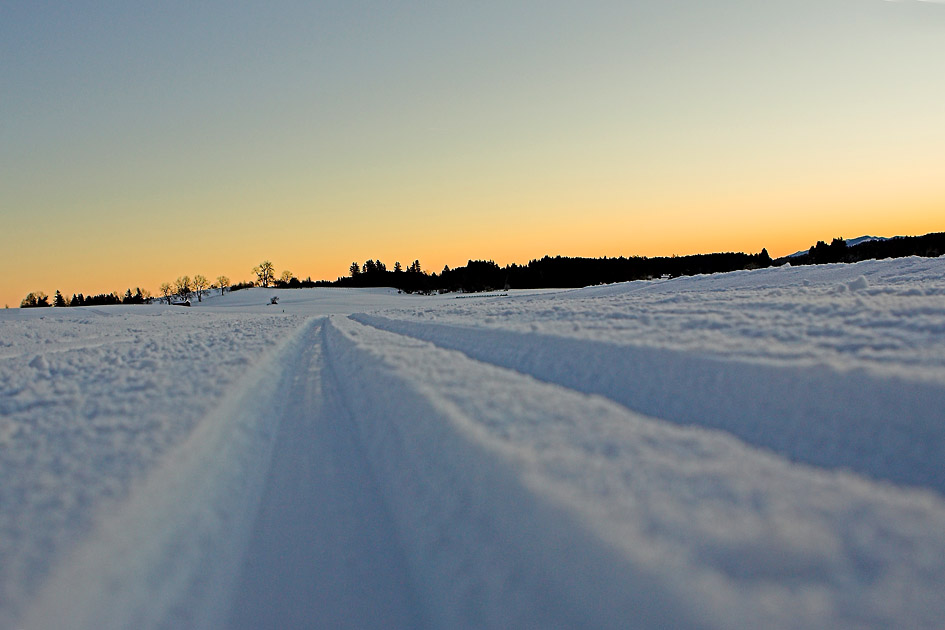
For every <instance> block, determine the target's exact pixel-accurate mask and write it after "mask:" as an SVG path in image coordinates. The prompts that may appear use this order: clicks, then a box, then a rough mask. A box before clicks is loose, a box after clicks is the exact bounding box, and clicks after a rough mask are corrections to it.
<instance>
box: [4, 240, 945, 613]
mask: <svg viewBox="0 0 945 630" xmlns="http://www.w3.org/2000/svg"><path fill="white" fill-rule="evenodd" d="M272 296H278V297H279V298H280V299H279V303H278V304H277V305H270V304H269V300H270V298H271V297H272ZM456 297H458V296H455V295H444V296H429V297H424V296H413V295H401V294H397V293H396V291H392V290H341V289H311V290H285V291H276V290H264V289H253V290H244V291H239V292H236V293H232V294H229V295H226V296H222V297H212V298H208V299H205V300H204V302H202V303H199V304H195V305H194V307H193V308H190V309H186V308H181V307H167V306H152V307H140V306H139V307H99V308H80V309H36V310H11V311H4V312H2V313H0V479H2V480H3V481H2V484H0V627H2V628H23V629H24V630H34V629H43V628H64V627H69V628H77V629H83V628H181V627H188V628H191V627H192V628H234V629H243V628H262V627H273V628H277V627H278V628H295V627H306V628H310V627H326V628H338V627H359V628H364V627H386V628H398V627H399V628H416V627H432V628H460V627H489V628H505V627H602V628H607V627H613V628H618V627H619V628H625V627H638V628H663V627H680V628H735V627H765V628H888V627H910V628H938V627H941V625H942V620H943V619H945V588H943V585H945V467H943V466H942V461H943V456H945V259H921V258H908V259H901V260H895V261H879V262H877V261H869V262H863V263H858V264H855V265H825V266H816V267H803V268H791V267H783V268H777V269H766V270H759V271H751V272H736V273H731V274H720V275H714V276H697V277H692V278H678V279H674V280H661V281H651V282H634V283H627V284H620V285H609V286H601V287H591V288H587V289H581V290H562V291H536V292H516V291H511V292H510V293H509V295H508V296H491V297H479V296H463V297H465V298H466V299H456Z"/></svg>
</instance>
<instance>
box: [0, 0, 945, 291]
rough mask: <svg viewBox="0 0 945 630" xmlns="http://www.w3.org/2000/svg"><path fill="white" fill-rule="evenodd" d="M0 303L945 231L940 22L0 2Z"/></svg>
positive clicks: (551, 3)
mask: <svg viewBox="0 0 945 630" xmlns="http://www.w3.org/2000/svg"><path fill="white" fill-rule="evenodd" d="M0 59H2V63H0V264H2V266H3V267H4V268H5V269H6V273H5V274H4V279H3V281H2V282H0V304H8V305H10V306H11V307H13V306H17V305H18V304H19V301H20V300H21V299H22V298H23V297H24V296H25V295H26V294H27V293H28V292H30V291H38V290H41V291H44V292H46V293H48V294H50V295H52V294H53V293H54V292H55V291H56V290H57V289H58V290H61V291H62V292H63V293H64V294H65V295H67V296H71V294H72V293H77V292H83V293H85V294H94V293H101V292H111V291H118V292H119V293H123V292H124V290H125V289H126V288H132V290H133V289H134V287H138V286H140V287H142V288H144V289H148V290H150V291H151V292H152V293H155V294H156V293H157V288H158V286H159V285H160V283H162V282H171V281H173V280H174V279H175V278H177V277H178V276H181V275H190V276H193V275H195V274H202V275H205V276H207V277H208V278H210V279H214V278H216V277H217V276H219V275H227V276H229V277H230V279H231V280H232V281H234V282H237V281H242V280H250V279H251V278H252V272H251V269H252V267H253V266H254V265H256V264H257V263H259V262H260V261H262V260H271V261H272V262H273V263H274V265H275V268H276V271H277V273H281V272H282V271H283V270H286V269H288V270H290V271H292V272H293V273H294V274H295V275H296V276H298V277H300V278H305V277H311V278H313V279H334V278H336V277H338V276H342V275H346V274H347V270H348V267H349V266H350V264H351V262H352V261H358V262H361V263H363V262H364V260H366V259H368V258H371V259H375V260H377V259H379V260H381V261H383V262H385V263H386V264H387V265H388V267H393V264H394V262H395V261H400V262H401V263H402V264H403V265H404V266H406V265H408V264H409V263H410V262H412V261H413V260H414V259H419V260H420V262H421V265H422V266H423V267H424V268H426V269H427V270H429V271H439V270H441V269H442V268H443V265H449V266H450V267H455V266H459V265H463V264H465V263H466V261H467V260H468V259H491V260H495V261H496V262H497V263H499V264H500V265H504V264H508V263H512V262H517V263H526V262H528V260H530V259H532V258H538V257H541V256H544V255H546V254H548V255H552V256H554V255H563V256H595V257H596V256H621V255H623V256H633V255H644V256H668V255H673V254H677V255H685V254H693V253H706V252H715V251H746V252H758V251H760V250H761V249H762V248H763V247H764V248H767V249H768V251H769V253H770V254H771V255H772V256H778V255H784V254H788V253H791V252H793V251H796V250H798V249H803V248H807V247H809V246H810V245H811V244H813V243H814V242H816V241H817V240H828V241H829V240H830V239H832V238H833V237H837V236H842V237H846V238H853V237H857V236H861V235H864V234H870V235H878V236H894V235H914V234H925V233H928V232H935V231H943V230H945V220H943V217H945V177H942V172H943V171H945V81H942V77H943V76H945V3H943V2H931V1H919V0H901V1H898V2H893V1H889V0H764V1H761V2H760V1H759V0H662V1H661V0H649V1H646V2H644V1H638V0H601V1H594V0H590V1H587V2H580V3H579V2H563V1H559V0H541V1H516V0H501V1H493V0H482V1H476V2H454V1H449V0H447V1H442V2H430V3H424V2H406V1H402V0H385V1H384V2H376V1H359V0H343V1H338V2H329V1H324V0H306V1H298V2H296V1H277V0H274V1H270V2H265V3H262V2H259V3H254V2H244V1H240V0H205V1H202V2H199V3H194V2H183V1H180V2H177V1H173V0H169V1H167V2H158V3H155V2H138V1H135V0H122V1H109V0H102V1H98V2H89V1H87V0H71V1H70V2H57V1H42V0H31V1H26V0H22V1H21V0H10V1H8V2H3V3H0Z"/></svg>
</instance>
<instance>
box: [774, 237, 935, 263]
mask: <svg viewBox="0 0 945 630" xmlns="http://www.w3.org/2000/svg"><path fill="white" fill-rule="evenodd" d="M942 254H945V232H932V233H931V234H925V235H924V236H896V237H893V238H888V239H881V240H875V241H864V242H862V243H858V244H857V245H848V244H847V242H846V241H845V240H844V239H843V238H835V239H833V241H831V242H830V244H829V245H828V244H827V243H826V242H824V241H817V243H815V244H814V245H812V246H811V248H810V249H809V250H808V251H807V253H804V254H798V255H796V256H785V257H784V258H779V259H778V260H776V261H775V264H778V265H783V264H785V263H788V262H790V263H791V264H792V265H823V264H828V263H854V262H859V261H861V260H883V259H885V258H904V257H906V256H922V257H924V258H938V257H939V256H941V255H942Z"/></svg>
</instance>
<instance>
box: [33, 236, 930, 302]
mask: <svg viewBox="0 0 945 630" xmlns="http://www.w3.org/2000/svg"><path fill="white" fill-rule="evenodd" d="M943 254H945V232H937V233H931V234H926V235H924V236H897V237H895V238H891V239H885V240H874V241H866V242H863V243H859V244H857V245H852V246H850V245H848V244H847V242H846V241H845V240H844V239H843V238H835V239H833V241H831V242H830V243H829V244H828V243H826V242H825V241H818V242H817V243H816V244H814V245H813V246H811V248H810V249H809V250H808V251H807V252H805V253H803V254H798V255H794V256H785V257H783V258H779V259H777V260H772V259H771V257H770V256H769V255H768V251H767V249H762V250H761V252H760V253H758V254H745V253H741V252H726V253H715V254H695V255H692V256H669V257H655V258H649V257H646V256H632V257H623V256H621V257H619V258H608V257H606V256H605V257H603V258H572V257H564V256H555V257H554V258H552V257H551V256H545V257H543V258H539V259H535V260H531V261H529V262H528V264H525V265H518V264H515V263H512V264H510V265H506V266H505V267H500V266H499V265H497V264H496V263H495V262H494V261H492V260H469V261H468V262H467V263H466V265H465V266H464V267H456V268H454V269H450V268H449V266H445V267H443V269H442V271H440V272H439V273H436V272H433V273H430V272H428V271H427V270H425V269H423V267H422V266H421V265H420V261H419V260H414V261H413V262H412V263H410V264H409V265H408V266H407V268H406V269H404V268H403V266H402V265H401V264H400V262H399V261H397V262H395V263H394V266H393V268H392V269H388V267H387V265H386V264H385V263H383V262H381V261H380V260H367V261H365V262H364V263H363V264H359V263H357V262H352V263H351V265H350V267H349V268H348V273H349V275H347V276H340V277H338V279H337V280H334V281H329V280H316V281H313V280H312V279H311V277H309V278H306V279H305V280H300V279H298V278H297V277H296V276H295V275H294V274H293V273H292V272H291V271H288V270H285V271H283V272H282V273H281V274H280V275H279V276H278V277H277V276H276V271H275V266H274V265H273V264H272V263H271V262H270V261H268V260H264V261H262V262H261V263H260V264H259V265H256V266H255V267H253V270H252V271H253V274H254V275H255V276H256V280H255V281H250V282H239V283H237V284H232V283H231V282H230V279H229V278H228V277H227V276H218V277H217V279H216V282H214V283H210V282H208V281H207V279H206V278H205V277H204V276H202V275H195V276H194V277H193V278H191V277H189V276H180V277H179V278H177V280H175V281H174V282H173V283H170V282H165V283H162V284H161V286H160V293H161V299H163V300H164V301H165V302H166V303H167V304H186V305H189V304H190V299H191V298H193V297H196V298H197V300H198V301H200V300H202V299H203V296H204V295H206V294H207V293H208V292H209V291H210V290H219V291H220V293H221V294H223V293H226V292H227V291H239V290H241V289H245V288H249V287H274V288H287V289H294V288H310V287H350V288H366V287H393V288H395V289H398V290H400V291H403V292H406V293H434V292H465V293H472V292H479V291H496V290H507V289H551V288H572V287H584V286H590V285H596V284H611V283H614V282H628V281H632V280H646V279H653V278H675V277H678V276H692V275H700V274H712V273H722V272H728V271H738V270H743V269H760V268H763V267H770V266H779V265H784V264H787V263H790V264H791V265H817V264H827V263H838V262H841V263H852V262H857V261H861V260H868V259H884V258H900V257H904V256H924V257H938V256H941V255H943ZM154 299H156V298H153V297H152V296H151V294H150V293H149V292H148V291H147V290H142V289H140V288H138V289H136V290H135V292H134V293H132V291H131V289H128V290H127V291H125V294H124V296H119V295H118V293H103V294H100V295H93V296H83V295H82V294H81V293H79V294H73V296H72V299H70V300H67V299H66V298H65V297H64V296H63V295H62V294H61V293H60V292H59V291H56V294H55V297H54V298H53V302H52V303H50V298H49V296H47V295H46V294H45V293H43V292H42V291H36V292H32V293H30V294H29V295H27V296H26V297H25V298H24V299H23V301H22V302H21V303H20V307H21V308H33V307H48V306H59V307H63V306H101V305H109V304H150V303H152V302H153V300H154Z"/></svg>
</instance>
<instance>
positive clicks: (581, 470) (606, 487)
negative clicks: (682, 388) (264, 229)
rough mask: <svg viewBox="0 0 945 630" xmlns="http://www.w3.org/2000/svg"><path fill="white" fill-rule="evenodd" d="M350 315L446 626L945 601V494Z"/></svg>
mask: <svg viewBox="0 0 945 630" xmlns="http://www.w3.org/2000/svg"><path fill="white" fill-rule="evenodd" d="M332 322H333V323H332V326H331V327H330V328H329V329H328V332H327V335H328V348H329V351H330V354H331V356H332V362H333V364H334V365H335V366H337V369H338V379H339V382H340V384H341V387H342V388H343V389H345V388H346V389H347V391H348V394H347V396H346V399H347V400H348V401H349V403H350V404H351V405H352V407H351V412H352V416H353V418H355V419H356V421H357V422H358V426H359V429H360V431H361V436H362V439H363V440H364V441H365V448H366V449H367V451H368V453H369V455H370V461H371V462H373V463H374V464H375V465H376V466H377V478H378V480H379V481H380V482H381V484H382V486H383V488H384V490H385V492H386V496H387V500H388V502H389V504H390V505H391V509H392V511H393V513H394V518H395V520H396V521H397V523H398V526H399V529H400V536H401V539H402V540H403V542H404V545H405V546H406V548H407V556H408V558H410V559H411V561H412V562H413V563H414V568H413V570H414V575H415V576H419V577H418V580H419V582H420V584H419V585H418V588H420V589H421V592H423V593H424V598H423V599H424V601H425V602H428V603H429V605H431V606H432V607H433V610H432V611H431V614H432V619H433V620H434V624H433V625H434V626H436V627H483V626H485V627H503V626H513V627H520V626H528V627H543V626H545V627H547V626H564V627H627V626H628V625H629V626H632V627H641V628H642V627H654V628H655V627H667V626H669V627H674V626H675V627H713V628H728V627H766V628H792V627H798V628H800V627H832V628H856V627H863V626H864V625H866V626H870V627H886V626H891V625H899V624H903V625H906V626H910V627H931V625H932V624H933V623H934V622H936V620H938V619H941V618H942V616H943V615H945V598H943V597H942V594H941V589H940V587H939V585H940V584H941V583H943V580H945V538H943V536H942V535H941V531H943V530H942V529H941V528H942V527H943V526H945V502H943V501H942V499H941V497H938V496H936V495H933V494H930V493H927V492H922V491H907V490H902V489H896V488H892V487H888V486H884V485H881V484H875V483H870V482H868V481H866V480H863V479H861V478H858V477H856V476H853V475H849V474H845V473H841V472H832V471H821V470H818V469H814V468H808V467H802V466H797V465H792V464H791V463H789V462H787V461H786V460H784V459H782V458H779V457H776V456H773V455H771V454H767V453H765V452H761V451H758V450H756V449H752V448H749V447H747V446H746V445H745V444H744V443H742V442H741V441H739V440H736V439H733V438H731V437H729V436H727V435H726V434H724V433H721V432H714V431H704V430H701V429H695V428H688V429H687V428H680V427H675V426H673V425H670V424H666V423H664V422H660V421H659V420H656V419H649V418H645V417H643V416H640V415H638V414H635V413H632V412H630V411H628V410H626V409H624V408H622V407H619V406H617V405H614V404H613V403H611V402H609V401H607V400H604V399H601V398H596V397H587V396H584V395H582V394H579V393H577V392H574V391H572V390H569V389H566V388H562V387H560V386H555V385H551V384H544V383H539V382H537V381H534V380H533V379H530V378H529V377H527V376H524V375H522V374H520V373H518V372H515V371H510V370H505V369H500V368H497V367H495V366H492V365H488V364H484V363H480V362H477V361H472V360H470V359H468V358H466V357H465V356H463V355H460V354H458V353H456V352H451V351H447V350H443V349H439V348H436V347H434V346H432V345H430V344H427V343H424V342H420V341H415V340H412V339H408V338H405V337H402V336H399V335H392V334H390V333H384V332H381V331H378V330H376V329H373V328H370V327H366V326H360V325H355V324H352V323H349V322H345V321H343V320H339V319H334V320H332ZM906 584H908V585H909V587H908V588H907V589H904V588H903V587H904V585H906Z"/></svg>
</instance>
